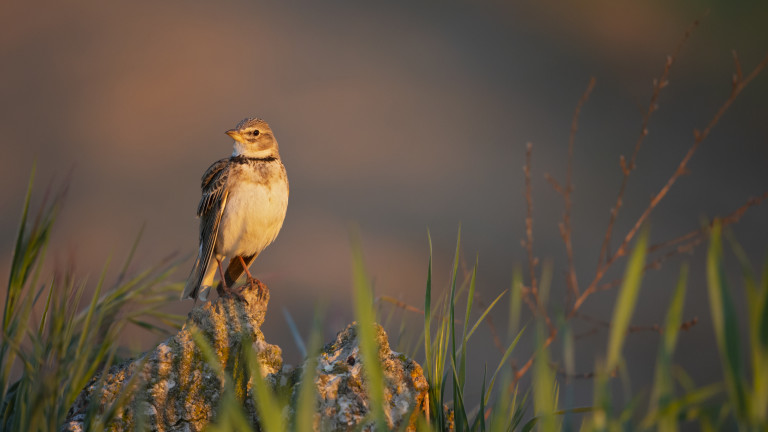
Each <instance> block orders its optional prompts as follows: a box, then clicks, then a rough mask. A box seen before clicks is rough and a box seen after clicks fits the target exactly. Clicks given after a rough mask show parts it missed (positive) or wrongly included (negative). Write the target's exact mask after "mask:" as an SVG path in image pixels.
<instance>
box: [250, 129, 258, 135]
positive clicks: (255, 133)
mask: <svg viewBox="0 0 768 432" xmlns="http://www.w3.org/2000/svg"><path fill="white" fill-rule="evenodd" d="M251 133H252V134H253V136H259V130H258V129H254V130H253V132H251Z"/></svg>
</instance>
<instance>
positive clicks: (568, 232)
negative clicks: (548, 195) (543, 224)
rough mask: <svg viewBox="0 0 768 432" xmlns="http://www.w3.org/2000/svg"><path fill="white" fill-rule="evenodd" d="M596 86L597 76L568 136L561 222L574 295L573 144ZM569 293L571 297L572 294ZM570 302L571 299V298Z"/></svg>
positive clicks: (572, 123)
mask: <svg viewBox="0 0 768 432" xmlns="http://www.w3.org/2000/svg"><path fill="white" fill-rule="evenodd" d="M594 88H595V77H592V78H591V79H590V80H589V84H588V85H587V89H586V90H584V94H582V95H581V99H579V102H578V103H577V104H576V109H575V110H574V111H573V120H572V121H571V134H570V136H569V138H568V172H567V175H566V180H565V193H564V194H563V199H564V200H565V214H564V215H563V223H562V224H560V236H561V237H562V238H563V242H564V243H565V251H566V253H567V255H568V288H569V290H570V291H569V292H570V293H571V294H572V295H573V296H574V297H578V295H579V284H578V280H577V278H576V267H575V266H574V264H573V241H572V237H573V231H572V229H571V207H572V200H571V193H572V192H573V144H574V142H575V140H576V132H577V131H578V130H579V114H581V108H582V107H583V106H584V104H585V103H587V100H589V95H590V94H591V93H592V90H593V89H594ZM571 294H569V298H570V295H571ZM569 303H570V300H569Z"/></svg>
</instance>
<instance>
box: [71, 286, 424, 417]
mask: <svg viewBox="0 0 768 432" xmlns="http://www.w3.org/2000/svg"><path fill="white" fill-rule="evenodd" d="M243 297H244V300H245V301H242V300H240V299H237V298H234V297H228V298H219V299H217V300H216V301H214V302H209V303H205V304H204V305H202V306H198V307H196V308H194V309H193V310H192V312H190V315H189V318H188V319H187V321H186V323H185V324H184V326H183V327H182V329H181V330H180V331H179V333H177V334H176V335H175V336H173V337H171V338H169V339H167V340H166V341H164V342H162V343H161V344H159V345H158V346H157V348H155V349H154V350H152V351H149V352H147V353H146V354H144V355H143V356H141V357H139V358H138V359H135V360H132V361H127V362H124V363H122V364H119V365H116V366H113V367H112V368H110V370H109V371H108V372H107V374H106V375H105V376H104V377H103V378H102V377H100V376H98V375H97V376H96V377H94V378H93V379H92V380H91V382H90V383H88V385H87V386H86V387H85V389H83V391H82V392H81V393H80V395H79V396H78V397H77V399H76V401H75V403H74V404H73V406H72V408H71V409H70V410H69V413H68V415H67V420H66V422H65V424H64V425H63V426H62V428H61V430H62V431H72V432H74V431H82V430H86V429H87V426H88V425H87V424H86V416H87V413H88V412H89V410H91V411H94V412H95V413H98V414H104V413H105V412H107V411H109V410H110V407H111V406H112V404H113V403H114V402H115V401H117V400H118V398H119V397H120V396H121V395H125V394H127V395H128V397H129V400H128V401H127V402H126V403H124V404H122V408H121V409H120V410H118V411H117V412H115V415H114V417H113V420H112V421H111V422H110V423H109V424H108V425H106V428H107V429H108V430H113V431H124V430H134V429H135V428H136V427H137V426H141V427H142V428H144V429H147V430H151V431H159V432H166V431H169V432H171V431H172V432H176V431H189V432H193V431H200V430H203V429H204V428H205V427H206V426H207V425H208V424H209V423H210V422H212V421H215V417H216V409H217V406H218V403H219V401H220V399H221V398H222V393H223V392H224V389H225V385H224V383H222V381H221V379H220V378H219V375H218V373H217V370H224V371H225V373H226V375H227V377H228V378H227V381H228V382H230V381H231V384H232V387H233V388H234V391H235V395H234V396H235V397H236V399H237V400H239V401H241V402H242V403H243V408H244V411H245V413H246V415H247V418H249V419H250V420H251V422H252V424H253V425H254V429H255V430H258V415H257V413H256V409H255V406H254V402H253V396H252V395H253V392H252V388H251V386H252V382H251V381H250V380H246V379H245V377H247V376H248V373H247V372H245V366H244V362H243V355H242V354H243V352H244V350H243V349H244V348H247V349H252V350H253V351H254V352H255V353H256V356H257V358H258V361H259V364H260V370H261V373H262V376H264V377H266V378H267V382H268V383H269V385H270V386H272V388H273V389H275V390H276V391H277V392H278V393H280V394H284V395H293V397H292V398H291V399H292V400H294V401H295V400H296V395H297V393H298V388H299V386H298V385H296V383H298V382H300V376H301V374H302V371H303V367H302V368H297V369H295V370H294V369H290V368H289V367H285V368H283V365H282V357H281V350H280V348H279V347H277V346H275V345H270V344H268V343H267V342H266V341H265V340H264V335H263V334H262V332H261V330H260V328H261V325H262V323H263V322H264V317H265V314H266V310H267V304H268V302H269V290H268V289H267V287H266V286H265V285H263V284H261V283H260V282H258V283H255V284H253V285H252V286H249V287H248V288H247V289H245V290H243ZM195 329H197V331H198V332H199V333H200V334H201V335H202V336H204V337H205V339H206V340H207V341H208V343H209V345H210V346H211V348H212V349H213V354H214V356H215V357H216V359H217V362H218V365H214V366H215V367H211V365H209V364H208V363H206V361H205V360H204V358H203V354H202V353H201V352H200V350H199V349H198V347H197V345H196V344H195V342H194V340H193V337H192V335H193V331H195ZM376 335H377V342H378V343H379V361H380V363H381V366H382V370H383V375H384V380H385V401H386V406H385V407H384V408H385V409H384V412H385V416H386V420H387V423H388V426H389V428H390V429H392V428H395V427H398V428H399V427H401V426H406V427H407V429H408V430H414V429H415V419H416V416H417V415H418V413H419V412H424V411H426V409H427V404H428V400H429V398H428V396H427V390H428V386H427V381H426V379H425V378H424V374H423V372H422V369H421V366H419V365H418V364H417V363H416V362H414V361H413V360H410V359H408V358H406V356H404V355H402V354H399V353H396V352H393V351H392V350H391V349H390V347H389V342H388V340H387V334H386V333H385V332H384V330H383V329H382V328H381V327H380V326H378V325H376ZM359 351H360V349H359V345H358V340H357V326H356V324H354V323H353V324H350V325H349V326H348V327H347V328H346V329H345V330H343V331H341V332H339V333H338V334H337V336H336V339H335V341H334V342H332V343H330V344H328V345H326V346H325V347H324V348H323V351H322V352H321V353H320V355H319V357H318V358H317V369H316V376H315V385H316V388H317V399H316V411H315V415H314V419H313V421H314V428H315V430H353V429H361V428H360V426H359V424H360V423H361V422H362V421H363V420H364V419H365V417H366V415H367V414H368V412H369V400H368V396H367V385H366V379H365V375H364V372H363V367H364V365H365V359H364V358H360V352H359ZM304 364H305V365H306V364H307V362H306V360H305V362H304ZM125 390H128V391H127V392H126V391H125ZM95 396H98V397H95ZM93 400H97V401H98V406H97V407H93V408H91V407H90V403H91V402H92V401H93ZM284 415H289V416H291V418H292V417H293V411H292V408H290V407H289V408H288V409H286V410H284ZM373 426H374V425H373V424H372V423H371V424H366V425H364V426H363V427H362V429H363V430H372V429H373Z"/></svg>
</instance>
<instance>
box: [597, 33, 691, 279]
mask: <svg viewBox="0 0 768 432" xmlns="http://www.w3.org/2000/svg"><path fill="white" fill-rule="evenodd" d="M698 25H699V21H698V20H696V21H694V22H693V24H691V26H690V27H688V29H686V31H685V34H684V35H683V37H682V38H681V39H680V42H678V44H677V47H675V51H674V52H673V53H672V55H670V56H667V61H666V62H665V63H664V70H662V72H661V75H660V76H659V78H657V79H654V80H653V93H652V94H651V101H650V103H649V104H648V111H647V112H646V113H645V115H644V116H643V122H642V125H641V126H640V136H638V137H637V142H635V149H634V150H633V151H632V156H631V157H630V159H629V164H627V161H626V159H625V158H624V156H621V159H620V160H619V162H620V166H621V172H622V174H623V177H622V179H621V186H620V187H619V193H618V195H617V197H616V203H615V204H614V206H613V208H612V209H611V213H610V218H609V220H608V227H607V228H606V230H605V238H604V239H603V245H602V246H601V247H600V256H599V258H598V259H597V268H598V270H597V271H598V272H600V269H601V266H602V265H603V263H604V262H605V261H610V260H611V258H610V251H609V247H610V244H611V236H612V235H613V227H614V224H615V223H616V218H617V217H618V216H619V210H620V209H621V206H622V205H623V203H624V191H625V190H626V188H627V181H628V180H629V175H630V174H631V173H632V171H634V169H635V167H636V165H635V162H636V160H637V154H638V153H639V152H640V148H641V147H642V146H643V141H644V140H645V137H646V136H647V135H648V124H649V123H650V120H651V115H653V113H654V112H655V111H656V110H657V109H659V105H658V100H659V95H660V94H661V89H663V88H664V87H666V86H667V85H668V84H669V73H670V71H671V70H672V64H674V62H675V59H677V56H678V55H679V54H680V51H681V50H682V48H683V45H685V42H687V41H688V38H690V36H691V33H692V32H693V30H695V29H696V27H698ZM604 260H605V261H604Z"/></svg>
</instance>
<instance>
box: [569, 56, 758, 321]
mask: <svg viewBox="0 0 768 432" xmlns="http://www.w3.org/2000/svg"><path fill="white" fill-rule="evenodd" d="M766 64H768V54H767V55H766V56H765V57H764V58H763V60H762V61H761V62H760V63H759V64H758V65H757V66H756V67H755V68H754V69H753V70H752V72H751V73H750V74H749V75H748V76H747V77H746V78H743V79H741V80H739V79H737V78H738V76H739V75H738V74H735V75H734V82H733V86H732V87H731V93H730V96H729V97H728V99H726V101H725V102H724V103H723V105H722V106H720V109H718V110H717V112H716V113H715V115H714V116H713V117H712V119H711V120H710V121H709V123H707V126H706V127H705V128H704V130H703V131H699V130H697V129H694V132H693V136H694V142H693V145H691V147H690V148H689V149H688V152H687V153H686V154H685V156H684V157H683V159H682V160H681V161H680V164H679V165H678V167H677V169H676V170H675V172H674V173H672V176H670V178H669V179H668V180H667V183H666V184H665V185H664V186H663V187H662V188H661V190H659V192H658V193H657V194H656V195H655V196H654V197H653V198H652V199H651V202H650V204H649V205H648V207H647V208H646V209H645V211H644V212H643V213H642V214H641V215H640V217H639V218H638V219H637V221H636V222H635V225H634V226H633V227H632V228H631V229H630V230H629V232H628V233H627V235H626V236H625V237H624V240H623V241H622V242H621V245H620V246H619V248H618V249H617V250H616V253H615V254H614V255H613V256H611V257H610V258H607V260H606V262H605V263H604V264H603V265H601V266H600V267H598V269H597V272H596V274H595V278H594V279H593V281H592V283H590V284H589V287H588V288H587V289H586V290H584V292H583V293H582V294H581V296H579V298H577V299H576V302H575V303H574V304H573V308H572V309H571V315H573V313H575V312H576V310H578V308H579V307H580V306H581V305H582V304H583V303H584V300H586V299H587V297H589V295H590V294H592V293H594V292H595V291H596V290H597V286H598V284H599V283H600V280H602V278H603V276H604V275H605V273H606V271H607V270H608V268H609V267H610V266H611V264H613V263H614V262H616V260H617V259H618V258H620V257H622V256H624V255H625V254H626V253H627V249H628V247H629V243H630V242H631V241H632V239H633V238H634V237H635V234H637V232H638V231H639V230H640V227H641V226H643V224H644V223H645V221H646V220H647V219H648V217H649V216H650V214H651V212H652V211H653V210H654V209H655V208H656V206H658V204H659V202H661V200H662V199H663V198H664V197H665V196H666V195H667V193H668V192H669V190H670V189H671V188H672V186H673V185H674V184H675V182H676V181H677V179H678V178H680V176H682V175H683V174H685V173H686V172H687V166H688V162H689V161H690V160H691V158H692V157H693V155H694V153H696V150H698V148H699V146H700V145H701V143H702V142H703V141H704V140H705V139H706V138H707V136H709V133H710V132H711V131H712V128H714V127H715V125H717V123H718V122H719V121H720V119H721V118H722V116H723V114H725V112H726V111H727V110H728V108H729V107H730V106H731V104H733V101H734V100H735V99H736V97H737V96H738V95H739V94H740V93H741V92H742V91H743V90H744V88H745V87H746V86H747V84H749V83H750V81H752V80H753V79H754V78H755V77H756V76H757V75H758V74H759V73H760V71H761V70H763V68H765V66H766ZM740 68H741V67H740V66H739V69H740Z"/></svg>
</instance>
